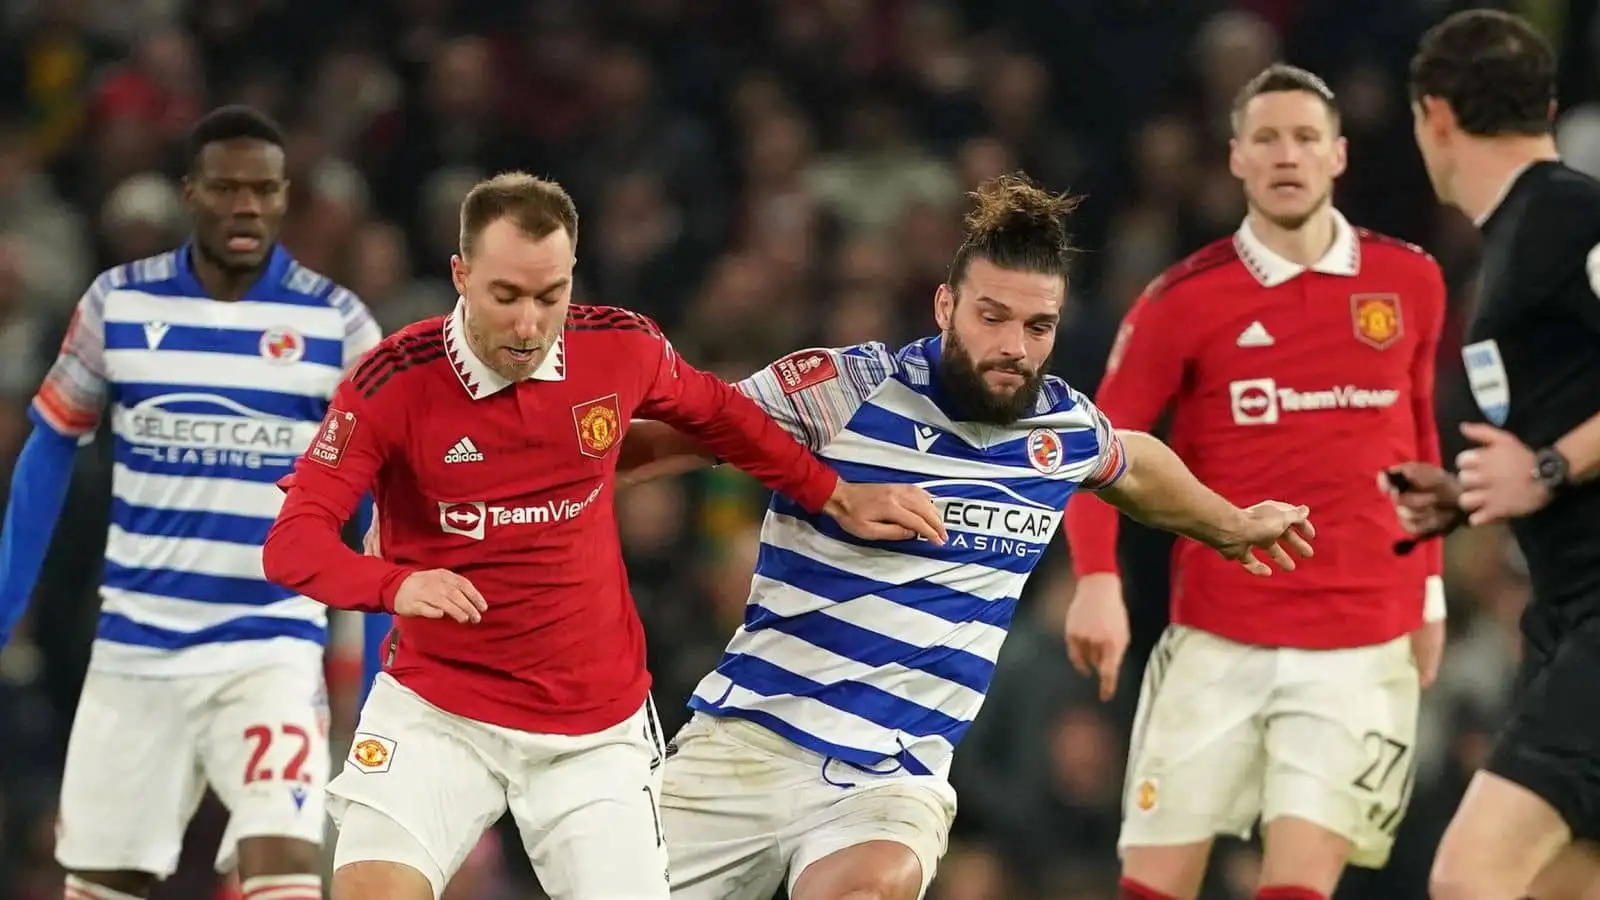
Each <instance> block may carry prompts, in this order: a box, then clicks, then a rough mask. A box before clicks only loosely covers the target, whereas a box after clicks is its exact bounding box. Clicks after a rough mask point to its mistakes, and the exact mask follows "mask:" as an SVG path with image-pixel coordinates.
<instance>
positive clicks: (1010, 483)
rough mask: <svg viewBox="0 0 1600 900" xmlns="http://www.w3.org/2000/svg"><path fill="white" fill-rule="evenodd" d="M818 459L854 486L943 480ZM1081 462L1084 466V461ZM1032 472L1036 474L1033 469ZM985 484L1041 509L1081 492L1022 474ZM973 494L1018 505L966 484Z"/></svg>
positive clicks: (1055, 481) (1060, 504)
mask: <svg viewBox="0 0 1600 900" xmlns="http://www.w3.org/2000/svg"><path fill="white" fill-rule="evenodd" d="M818 455H819V456H821V458H822V459H823V461H824V462H826V463H827V464H828V466H829V467H830V468H832V469H833V471H835V472H837V473H838V475H839V477H840V478H843V479H844V480H845V481H848V482H851V483H853V484H875V483H876V484H920V483H922V482H928V481H938V480H941V479H940V477H939V476H937V475H929V474H927V473H926V472H915V471H910V470H907V469H893V468H889V467H888V466H875V465H872V464H871V463H857V462H847V461H844V460H839V459H834V458H833V457H831V456H829V455H828V454H827V452H826V451H823V452H822V453H821V454H818ZM1078 461H1079V462H1081V461H1082V460H1078ZM1029 471H1032V470H1031V469H1030V470H1029ZM963 480H967V479H963ZM972 480H976V479H972ZM982 480H983V481H987V482H989V483H991V484H997V485H1000V486H1002V487H1006V488H1009V489H1011V490H1012V491H1015V492H1016V493H1018V494H1021V495H1022V496H1024V497H1027V498H1028V499H1030V500H1032V501H1034V502H1035V503H1038V504H1040V505H1041V506H1048V507H1051V508H1052V509H1064V508H1066V505H1067V498H1068V497H1071V496H1072V493H1073V492H1074V491H1076V490H1077V489H1078V486H1077V485H1076V484H1074V483H1072V482H1070V481H1063V480H1059V479H1050V478H1046V477H1044V476H1043V475H1039V474H1033V475H1024V474H1022V473H1021V472H1018V473H1017V476H1016V477H1014V478H985V479H982ZM969 492H970V493H971V494H972V495H973V496H974V497H976V495H977V494H978V493H986V494H987V495H988V497H989V499H992V500H993V501H994V502H997V503H1015V502H1016V501H1015V499H1014V498H1011V497H1009V496H1007V495H1006V494H1005V493H1004V492H1003V491H998V490H995V489H993V488H987V487H984V486H982V485H978V484H970V483H969V484H963V485H962V486H961V492H960V496H962V497H967V496H968V495H969ZM1001 498H1005V499H1001Z"/></svg>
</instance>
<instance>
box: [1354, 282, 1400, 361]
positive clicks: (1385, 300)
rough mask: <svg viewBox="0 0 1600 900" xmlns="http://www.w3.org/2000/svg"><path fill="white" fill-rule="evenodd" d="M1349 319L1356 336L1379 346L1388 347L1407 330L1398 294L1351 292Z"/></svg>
mask: <svg viewBox="0 0 1600 900" xmlns="http://www.w3.org/2000/svg"><path fill="white" fill-rule="evenodd" d="M1350 320H1351V324H1352V325H1353V326H1354V327H1355V331H1356V339H1357V340H1359V341H1361V343H1363V344H1366V345H1367V346H1369V347H1373V348H1375V349H1378V350H1386V349H1388V348H1389V347H1390V346H1391V345H1392V344H1394V342H1395V341H1397V340H1399V339H1400V337H1401V336H1402V335H1404V334H1405V322H1404V320H1402V319H1401V317H1400V295H1399V294H1351V295H1350Z"/></svg>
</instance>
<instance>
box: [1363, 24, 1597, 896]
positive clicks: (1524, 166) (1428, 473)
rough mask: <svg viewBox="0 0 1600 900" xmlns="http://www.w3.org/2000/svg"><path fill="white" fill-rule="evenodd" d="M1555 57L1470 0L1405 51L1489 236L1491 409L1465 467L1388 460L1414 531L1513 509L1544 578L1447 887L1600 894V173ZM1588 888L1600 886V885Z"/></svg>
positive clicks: (1476, 366) (1421, 135)
mask: <svg viewBox="0 0 1600 900" xmlns="http://www.w3.org/2000/svg"><path fill="white" fill-rule="evenodd" d="M1555 86H1556V65H1555V55H1554V53H1553V52H1552V51H1551V49H1550V46H1549V44H1547V43H1546V42H1545V40H1544V38H1542V37H1541V36H1540V35H1539V34H1538V32H1536V31H1534V29H1533V28H1532V27H1530V26H1529V25H1528V24H1527V23H1526V22H1524V21H1523V20H1521V19H1518V18H1516V17H1514V16H1511V15H1508V14H1505V13H1501V12H1493V11H1488V10H1473V11H1469V12H1464V13H1459V14H1457V15H1454V16H1451V17H1450V18H1448V19H1446V20H1445V21H1444V22H1442V23H1440V24H1439V25H1437V26H1435V27H1434V28H1433V29H1431V30H1429V31H1428V33H1427V34H1425V35H1424V36H1423V38H1422V44H1421V46H1420V48H1419V49H1418V51H1417V54H1416V56H1415V57H1414V58H1413V59H1412V61H1411V98H1412V111H1413V114H1414V117H1415V124H1416V138H1417V146H1418V149H1420V150H1421V152H1422V159H1423V162H1424V164H1425V165H1426V167H1427V170H1428V179H1429V180H1430V181H1431V182H1432V183H1433V188H1434V191H1435V192H1436V193H1437V194H1438V195H1439V199H1440V201H1441V202H1443V203H1446V204H1448V205H1450V206H1454V207H1456V208H1457V209H1460V210H1461V211H1462V212H1463V213H1465V214H1466V215H1467V216H1469V217H1470V218H1471V219H1472V220H1473V221H1474V222H1476V223H1477V225H1478V227H1479V228H1480V229H1481V230H1482V232H1483V262H1482V270H1481V272H1480V277H1481V292H1480V295H1479V300H1478V307H1477V310H1476V313H1475V314H1474V317H1473V320H1472V322H1471V324H1470V325H1469V326H1468V329H1467V335H1466V340H1465V342H1464V343H1465V346H1464V347H1463V348H1462V355H1463V357H1464V360H1465V362H1466V368H1467V373H1468V378H1469V381H1470V384H1471V388H1472V394H1473V397H1474V398H1475V399H1476V400H1477V404H1478V408H1479V409H1480V410H1481V412H1482V413H1483V418H1484V419H1485V420H1487V421H1486V422H1485V423H1469V424H1465V425H1463V426H1462V427H1461V430H1462V433H1463V434H1464V435H1465V436H1466V437H1467V438H1468V439H1469V440H1471V441H1472V442H1473V443H1474V444H1475V445H1476V446H1475V447H1473V449H1470V450H1467V451H1465V452H1463V453H1462V454H1461V455H1460V456H1459V457H1458V458H1457V460H1456V468H1457V472H1456V474H1455V475H1454V476H1452V475H1450V474H1448V473H1445V472H1443V471H1442V470H1440V469H1438V468H1435V467H1431V466H1426V465H1423V464H1419V463H1408V464H1406V465H1404V466H1402V467H1400V468H1399V469H1398V470H1397V471H1396V472H1395V473H1392V474H1391V477H1390V487H1391V489H1392V490H1393V491H1394V494H1395V498H1396V501H1397V504H1398V505H1399V507H1400V515H1401V519H1402V521H1403V522H1405V524H1406V526H1407V527H1408V529H1410V530H1412V531H1413V532H1416V533H1418V534H1420V535H1433V534H1441V533H1443V532H1445V531H1448V530H1449V529H1450V528H1452V527H1455V526H1456V525H1458V524H1463V523H1464V522H1470V524H1473V525H1481V524H1485V523H1488V522H1493V521H1498V520H1502V519H1503V520H1507V521H1508V522H1509V523H1510V526H1511V529H1512V531H1513V533H1514V534H1515V535H1516V538H1517V543H1518V544H1519V545H1520V547H1521V549H1522V552H1523V555H1524V556H1526V557H1527V560H1528V572H1529V576H1530V579H1531V581H1532V586H1533V601H1532V603H1530V604H1529V606H1528V609H1527V611H1526V612H1525V613H1524V614H1523V618H1522V632H1523V659H1522V665H1521V671H1520V672H1519V673H1518V683H1517V698H1516V702H1515V706H1514V709H1513V711H1512V716H1511V720H1510V721H1509V723H1507V725H1506V728H1505V730H1504V731H1503V732H1502V733H1501V735H1500V737H1499V741H1498V743H1497V744H1496V746H1495V748H1494V751H1493V753H1492V754H1491V756H1490V759H1489V762H1488V765H1487V767H1486V768H1485V769H1484V770H1483V771H1481V772H1478V773H1477V774H1476V775H1475V776H1474V777H1473V780H1472V783H1471V785H1470V786H1469V787H1468V788H1467V793H1466V796H1465V797H1464V798H1463V799H1462V801H1461V806H1460V808H1459V809H1458V810H1457V811H1456V814H1455V818H1454V819H1453V820H1451V823H1450V827H1449V829H1448V830H1447V831H1446V832H1445V836H1444V840H1443V841H1442V842H1441V843H1440V845H1439V850H1438V854H1437V855H1436V856H1435V858H1434V864H1433V871H1432V874H1431V876H1430V879H1429V890H1430V893H1431V896H1432V898H1433V900H1519V898H1535V900H1579V898H1580V897H1581V896H1582V895H1583V892H1584V890H1585V889H1588V888H1593V889H1595V890H1596V891H1600V843H1596V841H1597V840H1600V480H1596V475H1597V474H1600V182H1596V181H1594V180H1593V179H1591V178H1589V177H1587V176H1585V175H1583V174H1580V173H1579V172H1576V171H1574V170H1573V169H1570V168H1568V167H1567V166H1565V165H1563V164H1562V162H1561V160H1560V159H1559V158H1558V156H1557V154H1556V146H1555V138H1554V136H1553V134H1552V128H1551V119H1552V117H1553V115H1554V112H1555ZM1591 896H1600V893H1597V894H1595V895H1591Z"/></svg>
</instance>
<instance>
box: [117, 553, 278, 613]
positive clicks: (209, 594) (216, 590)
mask: <svg viewBox="0 0 1600 900" xmlns="http://www.w3.org/2000/svg"><path fill="white" fill-rule="evenodd" d="M104 583H105V586H106V587H111V588H121V589H123V590H126V591H135V592H137V593H140V594H154V595H155V596H157V597H170V598H172V599H174V600H193V601H194V602H196V603H237V604H239V605H241V606H269V605H271V604H273V603H277V602H278V601H280V600H287V599H289V598H290V597H293V596H295V593H294V591H291V590H288V589H287V588H281V587H278V586H277V585H275V584H273V583H272V582H270V581H265V580H261V579H256V578H229V577H225V576H222V575H200V574H197V573H194V572H175V571H173V570H171V569H154V568H150V569H145V568H140V569H130V568H127V567H125V566H120V565H118V564H116V563H114V562H111V561H110V560H107V561H106V568H105V575H104Z"/></svg>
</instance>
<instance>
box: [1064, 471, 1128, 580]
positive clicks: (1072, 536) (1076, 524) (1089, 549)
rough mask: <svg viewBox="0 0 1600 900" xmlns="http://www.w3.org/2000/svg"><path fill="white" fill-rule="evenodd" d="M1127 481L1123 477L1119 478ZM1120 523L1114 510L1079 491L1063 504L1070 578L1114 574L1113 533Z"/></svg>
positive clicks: (1085, 492) (1115, 540) (1114, 546)
mask: <svg viewBox="0 0 1600 900" xmlns="http://www.w3.org/2000/svg"><path fill="white" fill-rule="evenodd" d="M1122 477H1123V478H1124V479H1126V478H1127V477H1128V475H1127V473H1124V474H1123V476H1122ZM1121 524H1122V522H1121V519H1120V518H1119V517H1118V515H1117V510H1116V507H1114V506H1111V505H1110V504H1108V503H1106V502H1104V501H1103V500H1101V499H1100V498H1099V497H1097V496H1095V494H1094V492H1092V491H1079V492H1078V493H1076V494H1074V495H1073V496H1072V499H1071V500H1069V501H1068V502H1067V515H1066V535H1067V547H1068V549H1069V550H1070V551H1071V555H1072V571H1073V574H1075V575H1077V576H1078V577H1079V578H1082V577H1083V576H1085V575H1094V574H1098V573H1101V572H1109V573H1111V574H1113V575H1114V574H1117V568H1118V567H1117V532H1118V530H1119V528H1120V527H1121Z"/></svg>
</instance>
